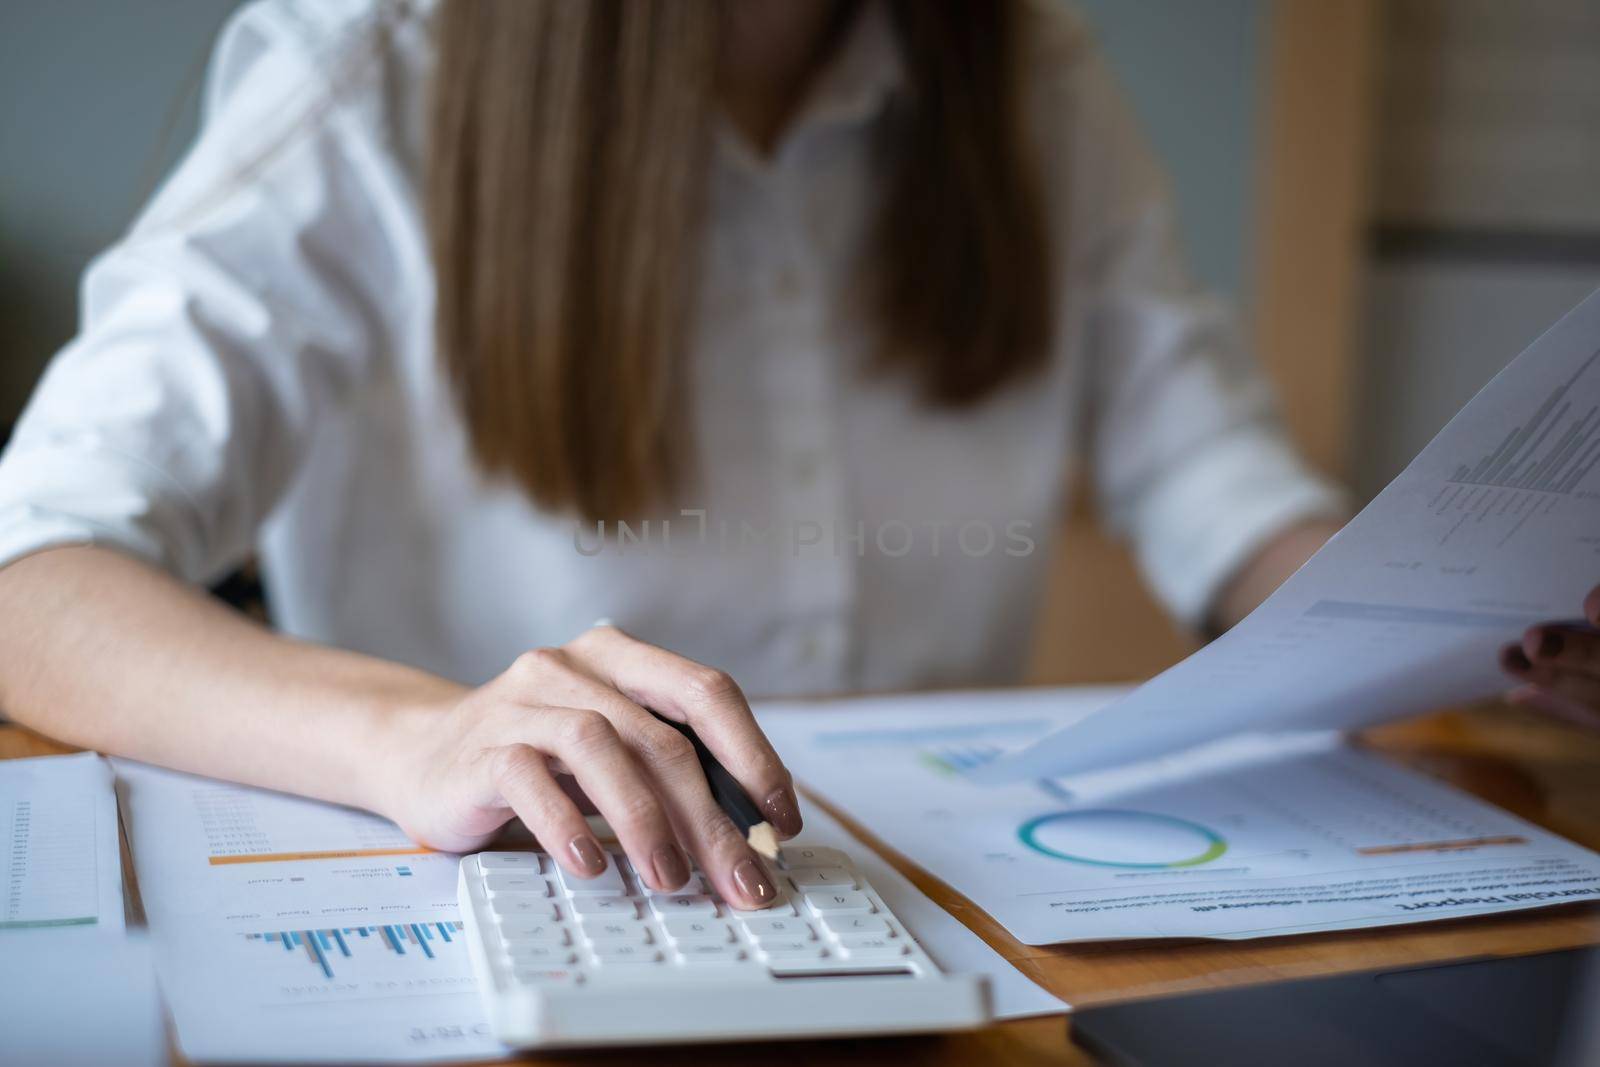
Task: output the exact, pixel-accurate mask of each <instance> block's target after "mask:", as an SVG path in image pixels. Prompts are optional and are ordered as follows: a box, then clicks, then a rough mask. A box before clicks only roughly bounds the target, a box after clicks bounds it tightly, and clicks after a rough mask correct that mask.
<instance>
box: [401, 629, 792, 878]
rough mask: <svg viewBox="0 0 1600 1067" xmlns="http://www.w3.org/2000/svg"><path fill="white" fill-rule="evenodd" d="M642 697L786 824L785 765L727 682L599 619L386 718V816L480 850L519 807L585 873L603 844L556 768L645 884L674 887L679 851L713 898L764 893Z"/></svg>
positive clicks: (559, 856) (601, 856)
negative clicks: (485, 676) (491, 673)
mask: <svg viewBox="0 0 1600 1067" xmlns="http://www.w3.org/2000/svg"><path fill="white" fill-rule="evenodd" d="M647 707H648V708H650V709H652V710H654V711H656V712H659V713H660V714H661V715H663V716H666V717H668V718H671V719H674V720H676V721H679V722H687V723H688V724H689V725H690V726H692V727H693V728H694V730H695V733H696V734H698V735H699V737H700V738H701V740H703V741H704V742H705V744H706V746H707V747H708V748H710V749H711V751H712V752H713V753H714V754H715V755H716V756H717V758H718V759H719V760H721V761H722V763H723V765H724V766H726V767H727V768H728V770H729V771H730V772H731V773H732V774H733V776H734V777H735V778H737V779H738V780H739V783H740V784H741V785H743V786H744V788H745V791H746V792H747V793H749V794H750V796H751V797H752V798H753V799H754V800H755V801H756V803H757V804H758V805H759V806H760V807H761V809H762V811H763V812H764V813H765V815H766V817H767V819H768V821H769V822H771V823H772V826H773V828H774V829H775V830H777V831H778V833H779V835H780V836H783V837H792V836H794V835H795V834H796V833H798V832H799V830H800V811H799V806H798V804H797V803H796V800H795V794H794V786H793V782H792V780H791V779H790V776H789V772H788V771H787V770H785V769H784V766H783V763H782V761H780V760H779V759H778V755H777V753H776V752H774V751H773V749H772V746H771V745H770V744H769V743H768V742H767V739H766V737H765V736H764V735H763V734H762V733H761V729H760V728H759V727H758V726H757V725H756V722H755V718H754V717H753V716H752V715H751V713H750V706H749V704H747V703H746V702H745V698H744V694H743V693H741V692H740V691H739V687H738V686H737V685H735V684H734V682H733V680H732V679H731V678H729V677H728V676H727V675H726V674H724V673H722V672H721V671H717V670H712V669H711V668H709V667H704V666H702V665H700V664H698V663H695V662H693V661H691V660H687V659H684V658H682V657H681V656H675V655H673V654H672V653H670V652H666V651H663V650H662V649H659V648H655V647H653V646H651V645H647V644H645V643H643V642H641V641H637V640H634V639H633V638H631V637H629V636H628V635H626V634H624V633H623V632H622V631H620V630H618V629H616V628H615V627H612V626H597V627H595V628H593V629H591V630H588V631H586V632H585V633H584V634H583V635H581V636H580V637H578V638H577V639H576V640H575V641H572V642H571V643H569V644H567V645H565V646H563V647H561V648H542V649H538V650H536V651H533V652H529V653H526V654H524V655H523V656H521V657H519V658H518V659H517V661H516V662H515V663H513V664H512V665H511V668H510V669H509V670H507V671H506V672H505V673H504V674H502V675H500V676H499V677H498V678H496V679H494V680H493V681H491V682H490V683H489V684H487V685H485V686H483V687H482V688H479V689H475V690H473V691H472V692H470V693H468V694H466V696H465V697H463V698H461V699H460V700H458V701H457V702H455V703H454V704H453V705H452V706H449V707H445V708H434V709H425V710H421V711H417V712H413V713H406V714H403V715H401V716H399V717H398V719H397V722H396V726H395V733H394V735H393V737H394V740H395V742H396V744H395V746H394V748H393V749H392V751H393V752H395V753H397V759H396V763H395V766H396V769H397V772H398V773H397V774H396V776H395V777H394V778H393V779H391V782H392V786H391V792H390V795H389V797H388V798H387V799H386V802H385V803H384V804H383V808H384V811H385V813H386V814H388V815H389V816H390V817H391V818H393V819H395V821H396V822H398V823H399V824H400V826H401V827H402V828H403V829H404V830H405V831H406V832H407V833H408V834H410V835H411V836H412V837H413V838H414V839H416V840H417V841H419V842H421V843H423V844H427V845H432V846H434V847H436V848H442V849H446V850H449V851H469V850H471V849H474V848H479V847H481V846H482V845H483V844H484V843H486V842H487V841H488V840H489V839H490V838H491V837H492V836H493V834H494V833H495V831H496V830H498V829H499V828H500V826H501V825H502V824H504V823H505V822H507V821H508V820H509V819H511V818H512V816H518V817H520V818H521V819H522V821H523V822H524V823H526V824H527V826H528V828H529V829H530V830H532V831H533V833H534V834H535V836H537V837H538V839H539V841H540V843H541V844H542V845H543V846H544V848H545V849H546V850H547V851H548V852H549V853H550V854H551V855H552V856H553V857H555V860H556V862H557V863H559V864H561V866H562V867H563V868H565V869H566V870H568V871H570V872H572V873H573V874H575V875H578V876H579V877H593V876H595V875H597V874H599V873H600V872H601V871H602V870H603V869H604V868H605V862H606V861H605V853H604V852H603V851H602V850H601V848H600V844H599V842H597V841H596V840H595V838H594V835H593V834H592V833H591V832H590V830H589V827H588V824H587V823H586V822H585V821H584V817H583V814H582V813H581V812H580V810H579V808H578V805H577V804H576V803H575V802H574V801H573V798H572V796H571V795H569V793H568V791H567V790H566V789H564V788H563V786H562V785H561V783H560V782H559V781H558V779H557V776H558V775H563V774H566V775H571V776H573V778H575V779H576V780H577V785H578V786H579V787H580V788H581V789H582V791H583V793H584V794H586V795H587V797H588V798H589V799H590V801H591V802H592V803H593V804H594V805H595V807H596V808H597V809H598V810H599V812H600V814H602V815H604V816H605V818H606V821H607V822H609V823H610V824H611V827H612V829H613V830H615V831H616V834H617V838H618V839H619V840H620V842H621V843H622V847H623V848H624V849H625V850H626V851H627V854H628V859H629V860H630V862H631V863H632V864H633V868H634V870H635V871H636V872H638V874H639V876H640V877H641V878H642V879H643V880H644V881H645V882H646V883H647V884H649V885H650V886H652V887H654V888H657V889H677V888H679V887H680V886H682V885H683V884H684V883H685V882H687V881H688V880H689V873H690V872H689V864H688V860H687V858H686V856H685V850H687V852H688V854H689V855H692V856H694V858H695V860H696V861H697V862H698V863H699V865H700V869H701V870H702V871H704V872H705V873H706V875H707V876H709V877H710V879H711V881H712V882H713V883H714V884H715V886H716V889H717V892H718V893H720V894H721V895H722V896H723V898H724V899H726V900H728V901H730V902H733V903H735V904H743V905H744V906H746V907H752V908H759V907H763V906H765V905H768V904H771V903H772V902H773V901H774V900H775V899H776V897H777V893H776V891H775V889H774V887H773V886H772V884H771V880H770V879H769V878H768V876H767V874H766V871H765V869H764V868H763V867H762V865H761V863H760V861H759V860H758V858H757V857H756V855H755V853H753V852H752V851H751V849H750V847H749V845H748V844H747V843H746V842H745V839H744V837H743V835H742V834H740V833H739V831H738V830H737V829H736V828H735V827H734V825H733V822H732V821H731V820H730V819H729V818H728V817H727V815H725V814H723V812H722V810H721V809H720V808H719V807H718V806H717V805H716V803H715V802H714V801H713V800H712V799H711V791H710V789H709V787H708V786H707V784H706V779H705V775H704V773H703V772H702V771H701V769H700V764H699V761H698V760H697V759H696V758H695V753H694V749H693V747H692V746H691V745H690V743H689V742H688V741H687V740H686V739H685V738H684V737H683V736H682V735H681V734H680V733H678V731H676V730H674V729H673V728H672V727H670V726H668V725H666V724H665V723H662V722H660V721H658V720H657V719H656V718H655V717H654V716H653V715H651V714H650V712H649V711H646V710H645V708H647Z"/></svg>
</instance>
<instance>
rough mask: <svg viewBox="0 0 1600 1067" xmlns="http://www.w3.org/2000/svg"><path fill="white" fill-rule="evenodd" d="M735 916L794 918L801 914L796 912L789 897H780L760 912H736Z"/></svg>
mask: <svg viewBox="0 0 1600 1067" xmlns="http://www.w3.org/2000/svg"><path fill="white" fill-rule="evenodd" d="M780 892H781V890H780ZM735 914H737V915H770V916H771V917H773V918H778V917H779V916H783V915H788V916H791V917H792V916H795V915H798V914H799V912H797V911H795V910H794V904H793V903H792V902H791V901H790V900H789V898H788V897H779V898H778V899H777V900H775V901H773V902H772V903H771V904H768V905H767V906H766V907H764V908H762V909H761V910H760V911H742V912H735Z"/></svg>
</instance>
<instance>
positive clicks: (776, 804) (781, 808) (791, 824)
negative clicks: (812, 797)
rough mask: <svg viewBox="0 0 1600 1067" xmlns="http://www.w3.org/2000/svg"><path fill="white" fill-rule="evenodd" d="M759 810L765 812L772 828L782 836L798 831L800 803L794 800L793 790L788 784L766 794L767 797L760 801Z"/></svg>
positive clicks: (790, 835) (788, 835) (791, 834)
mask: <svg viewBox="0 0 1600 1067" xmlns="http://www.w3.org/2000/svg"><path fill="white" fill-rule="evenodd" d="M761 810H762V811H764V812H766V815H767V821H768V822H770V823H771V824H772V828H773V829H774V830H776V831H778V833H780V834H782V835H783V836H784V837H793V836H794V835H795V834H797V833H799V832H800V804H799V802H798V801H796V800H795V796H794V790H792V789H790V788H789V787H788V786H784V787H782V788H781V789H774V790H773V791H772V792H771V793H770V794H768V796H767V799H765V800H763V801H762V802H761Z"/></svg>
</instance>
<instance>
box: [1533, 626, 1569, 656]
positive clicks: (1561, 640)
mask: <svg viewBox="0 0 1600 1067" xmlns="http://www.w3.org/2000/svg"><path fill="white" fill-rule="evenodd" d="M1565 647H1567V639H1566V638H1565V637H1562V636H1561V635H1560V634H1559V633H1557V632H1556V631H1554V630H1545V631H1543V632H1542V633H1540V635H1539V647H1538V649H1537V650H1536V651H1535V653H1534V654H1535V655H1536V656H1538V657H1539V658H1540V659H1555V658H1556V657H1557V656H1559V655H1561V650H1562V649H1563V648H1565Z"/></svg>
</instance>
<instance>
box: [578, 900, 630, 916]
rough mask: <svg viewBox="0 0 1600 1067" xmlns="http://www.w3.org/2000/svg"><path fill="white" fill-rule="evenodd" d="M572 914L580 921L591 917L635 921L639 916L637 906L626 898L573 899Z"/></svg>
mask: <svg viewBox="0 0 1600 1067" xmlns="http://www.w3.org/2000/svg"><path fill="white" fill-rule="evenodd" d="M572 914H574V915H576V916H577V917H578V918H580V919H587V918H588V917H589V916H591V915H600V916H604V917H606V918H608V919H615V918H627V919H635V918H638V916H639V904H638V902H637V901H633V900H629V899H628V898H627V897H573V898H572Z"/></svg>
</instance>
